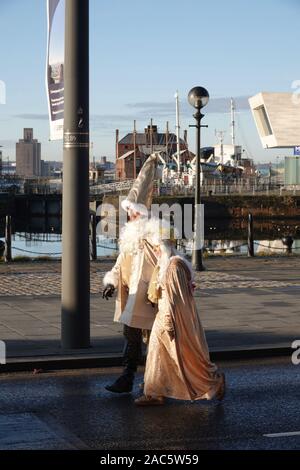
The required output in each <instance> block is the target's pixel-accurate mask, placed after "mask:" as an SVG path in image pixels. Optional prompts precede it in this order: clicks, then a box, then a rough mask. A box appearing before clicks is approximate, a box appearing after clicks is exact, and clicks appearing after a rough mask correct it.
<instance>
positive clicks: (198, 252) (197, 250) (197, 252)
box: [188, 86, 209, 271]
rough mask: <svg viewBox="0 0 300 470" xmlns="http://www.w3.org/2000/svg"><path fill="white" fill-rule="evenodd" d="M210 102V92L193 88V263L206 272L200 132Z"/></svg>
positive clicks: (191, 95) (191, 92)
mask: <svg viewBox="0 0 300 470" xmlns="http://www.w3.org/2000/svg"><path fill="white" fill-rule="evenodd" d="M208 101H209V94H208V91H207V90H206V89H205V88H203V87H201V86H196V87H194V88H192V89H191V90H190V92H189V94H188V102H189V104H190V105H191V106H193V107H194V108H196V113H195V114H194V115H193V116H194V118H195V119H196V124H195V125H191V126H190V127H195V128H196V191H195V208H194V246H193V254H192V263H193V268H194V269H195V271H204V269H205V268H204V266H203V263H202V248H201V246H200V245H199V243H200V238H201V236H200V234H201V231H200V228H201V221H200V204H201V181H200V172H201V161H200V159H201V156H200V130H201V127H208V126H202V125H201V119H202V118H203V117H204V114H202V113H201V111H200V110H201V109H202V108H203V107H204V106H206V105H207V103H208Z"/></svg>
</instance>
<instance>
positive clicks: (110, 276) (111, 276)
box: [103, 271, 118, 287]
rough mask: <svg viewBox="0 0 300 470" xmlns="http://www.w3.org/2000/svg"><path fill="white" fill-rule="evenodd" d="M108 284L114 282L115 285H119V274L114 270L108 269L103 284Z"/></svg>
mask: <svg viewBox="0 0 300 470" xmlns="http://www.w3.org/2000/svg"><path fill="white" fill-rule="evenodd" d="M108 284H112V285H113V286H114V287H118V274H117V273H114V272H113V271H108V272H107V273H106V274H105V276H104V278H103V285H104V287H106V286H107V285H108Z"/></svg>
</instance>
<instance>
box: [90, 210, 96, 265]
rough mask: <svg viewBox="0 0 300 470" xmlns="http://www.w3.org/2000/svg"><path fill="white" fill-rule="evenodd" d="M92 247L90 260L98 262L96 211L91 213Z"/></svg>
mask: <svg viewBox="0 0 300 470" xmlns="http://www.w3.org/2000/svg"><path fill="white" fill-rule="evenodd" d="M90 247H91V254H90V259H91V261H96V260H97V223H96V213H95V212H94V211H90Z"/></svg>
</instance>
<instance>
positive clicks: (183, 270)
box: [135, 241, 225, 406]
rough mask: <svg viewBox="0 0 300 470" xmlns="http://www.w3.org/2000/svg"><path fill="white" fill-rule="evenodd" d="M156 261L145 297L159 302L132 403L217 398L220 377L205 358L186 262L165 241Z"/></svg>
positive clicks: (221, 387) (220, 393) (222, 389)
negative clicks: (141, 390) (141, 387)
mask: <svg viewBox="0 0 300 470" xmlns="http://www.w3.org/2000/svg"><path fill="white" fill-rule="evenodd" d="M157 254H158V256H159V263H158V266H157V268H156V269H155V271H154V273H153V276H152V280H151V283H150V286H149V291H148V297H149V300H150V301H151V302H153V303H155V302H158V313H157V315H156V319H155V321H154V325H153V328H152V331H151V335H150V341H149V346H148V355H147V361H146V369H145V375H144V395H142V396H141V397H139V398H137V399H136V400H135V403H136V405H139V406H147V405H160V404H163V403H164V398H165V397H169V398H175V399H180V400H199V399H208V400H210V399H212V398H214V397H216V398H217V399H219V400H221V399H222V398H223V396H224V392H225V377H224V374H223V373H220V372H219V371H218V369H217V367H216V365H215V364H213V363H212V362H211V361H210V357H209V351H208V346H207V342H206V338H205V333H204V331H203V328H202V325H201V322H200V318H199V315H198V312H197V308H196V304H195V300H194V297H193V287H194V286H193V280H192V271H191V267H190V264H189V263H188V262H187V261H186V260H185V259H184V258H183V257H181V256H178V255H175V256H174V254H175V250H174V249H173V247H172V245H171V243H170V242H169V241H163V242H161V243H160V245H159V246H158V247H157Z"/></svg>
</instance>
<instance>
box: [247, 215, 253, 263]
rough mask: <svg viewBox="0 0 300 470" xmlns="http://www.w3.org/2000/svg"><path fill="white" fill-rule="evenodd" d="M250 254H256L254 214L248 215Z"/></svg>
mask: <svg viewBox="0 0 300 470" xmlns="http://www.w3.org/2000/svg"><path fill="white" fill-rule="evenodd" d="M248 256H250V257H253V256H254V239H253V215H252V214H251V213H250V214H249V215H248Z"/></svg>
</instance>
